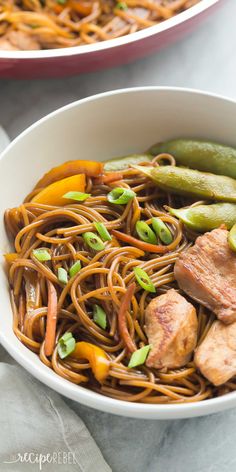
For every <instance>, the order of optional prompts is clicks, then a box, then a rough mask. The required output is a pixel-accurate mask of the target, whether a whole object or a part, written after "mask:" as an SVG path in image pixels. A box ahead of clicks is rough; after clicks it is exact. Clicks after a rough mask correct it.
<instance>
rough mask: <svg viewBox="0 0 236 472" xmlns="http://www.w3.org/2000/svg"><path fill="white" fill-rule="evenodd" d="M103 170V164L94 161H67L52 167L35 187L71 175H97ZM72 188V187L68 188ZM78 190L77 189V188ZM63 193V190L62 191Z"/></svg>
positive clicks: (44, 185) (46, 184)
mask: <svg viewBox="0 0 236 472" xmlns="http://www.w3.org/2000/svg"><path fill="white" fill-rule="evenodd" d="M102 172H103V164H102V163H101V162H95V161H68V162H64V164H61V165H60V166H57V167H53V168H52V169H51V170H50V171H49V172H47V173H46V174H45V175H44V176H43V177H42V178H41V179H40V180H39V181H38V183H37V184H36V185H35V188H44V187H47V186H48V185H50V184H53V183H54V182H58V180H62V179H65V178H66V177H71V176H72V175H77V174H85V175H87V176H88V177H98V176H99V175H101V174H102ZM70 190H73V189H70ZM77 190H79V189H77ZM64 193H65V192H64Z"/></svg>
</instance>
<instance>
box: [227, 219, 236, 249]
mask: <svg viewBox="0 0 236 472" xmlns="http://www.w3.org/2000/svg"><path fill="white" fill-rule="evenodd" d="M228 243H229V246H230V247H231V249H232V250H233V251H234V252H236V224H234V226H233V227H232V228H231V230H230V232H229V236H228Z"/></svg>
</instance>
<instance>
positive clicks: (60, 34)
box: [0, 0, 199, 51]
mask: <svg viewBox="0 0 236 472" xmlns="http://www.w3.org/2000/svg"><path fill="white" fill-rule="evenodd" d="M198 2H199V0H161V1H151V0H150V1H149V0H148V1H147V0H126V1H116V0H99V1H96V0H46V1H41V0H34V1H27V0H21V1H13V2H10V1H9V0H3V1H1V3H0V15H1V20H0V21H1V30H0V49H3V50H25V51H27V50H34V49H36V50H37V49H53V48H62V47H72V46H79V45H81V44H93V43H95V42H98V41H104V40H108V39H114V38H119V37H120V36H124V35H126V34H130V33H135V32H136V31H139V30H142V29H144V28H147V27H149V26H153V25H156V24H158V23H160V22H161V21H164V20H166V19H168V18H171V17H172V16H174V15H176V14H178V13H181V12H183V11H184V10H186V9H188V8H190V7H191V6H193V5H195V4H196V3H198Z"/></svg>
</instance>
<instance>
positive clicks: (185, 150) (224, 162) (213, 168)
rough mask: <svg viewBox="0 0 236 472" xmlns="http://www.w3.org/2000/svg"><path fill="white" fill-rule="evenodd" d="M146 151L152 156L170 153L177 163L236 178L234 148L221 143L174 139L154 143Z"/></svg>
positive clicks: (235, 153) (235, 154) (235, 151)
mask: <svg viewBox="0 0 236 472" xmlns="http://www.w3.org/2000/svg"><path fill="white" fill-rule="evenodd" d="M148 152H150V153H151V154H152V155H153V156H156V155H157V154H161V153H163V152H164V153H168V154H172V155H173V156H174V158H175V160H176V162H177V164H180V165H183V166H186V167H191V168H192V169H198V170H203V171H205V172H213V173H214V174H221V175H228V176H229V177H233V178H234V179H236V149H234V148H232V147H229V146H225V145H223V144H217V143H212V142H208V141H200V140H191V139H174V140H173V141H166V142H163V143H159V144H155V145H154V146H152V147H151V148H150V149H149V151H148Z"/></svg>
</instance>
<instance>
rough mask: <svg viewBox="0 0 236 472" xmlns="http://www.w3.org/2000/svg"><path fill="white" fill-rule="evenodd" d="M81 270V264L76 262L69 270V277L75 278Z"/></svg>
mask: <svg viewBox="0 0 236 472" xmlns="http://www.w3.org/2000/svg"><path fill="white" fill-rule="evenodd" d="M80 269H81V262H80V261H76V262H75V263H74V264H73V265H72V266H71V268H70V269H69V276H70V277H74V275H76V274H77V272H79V271H80Z"/></svg>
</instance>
